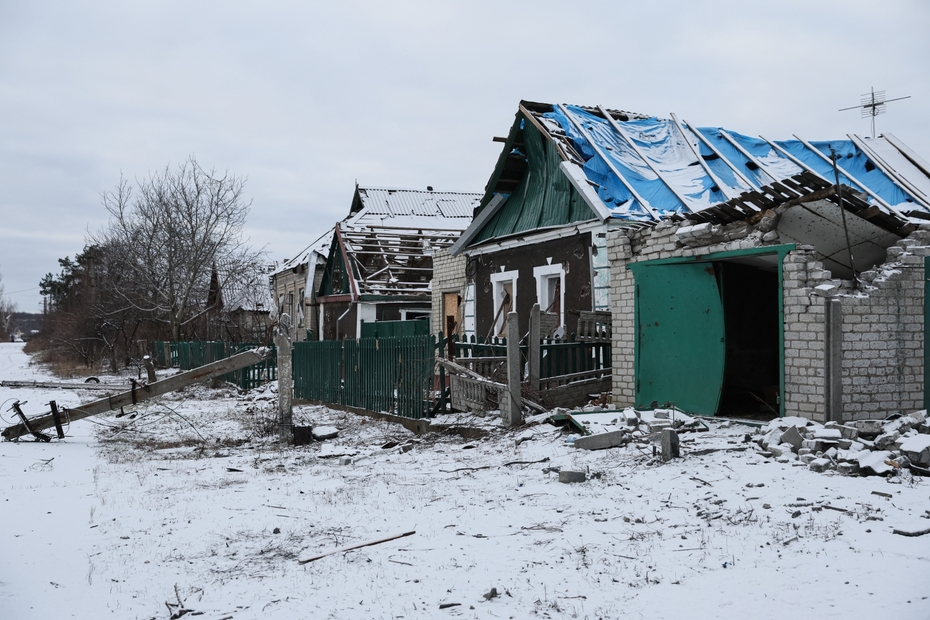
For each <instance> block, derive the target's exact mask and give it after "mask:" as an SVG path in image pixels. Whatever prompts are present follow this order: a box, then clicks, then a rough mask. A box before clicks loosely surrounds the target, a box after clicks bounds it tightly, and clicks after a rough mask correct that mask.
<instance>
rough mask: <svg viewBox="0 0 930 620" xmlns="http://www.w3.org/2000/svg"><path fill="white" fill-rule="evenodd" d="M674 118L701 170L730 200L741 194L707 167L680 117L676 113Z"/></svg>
mask: <svg viewBox="0 0 930 620" xmlns="http://www.w3.org/2000/svg"><path fill="white" fill-rule="evenodd" d="M670 116H671V117H672V122H674V123H675V127H676V128H678V133H680V134H681V137H682V138H683V139H684V141H685V144H687V145H688V148H689V149H691V152H692V153H693V154H694V157H695V159H697V162H698V164H699V165H700V166H701V168H703V169H704V172H706V173H707V176H709V177H710V178H711V180H712V181H713V182H714V184H715V185H716V186H717V188H718V189H719V190H720V192H721V193H722V194H723V195H724V196H726V197H727V199H728V200H730V199H733V198H736V197H737V196H739V194H734V193H733V188H731V187H730V186H729V185H727V184H726V183H724V182H723V179H721V178H720V177H718V176H717V175H716V174H714V171H713V170H711V167H710V166H708V165H707V162H706V161H704V158H703V157H701V154H700V153H699V152H698V150H697V148H696V147H695V146H694V145H693V144H691V140H689V139H688V135H687V134H686V133H685V130H684V127H682V126H681V122H680V121H679V120H678V117H677V116H675V113H674V112H672V113H671V114H670Z"/></svg>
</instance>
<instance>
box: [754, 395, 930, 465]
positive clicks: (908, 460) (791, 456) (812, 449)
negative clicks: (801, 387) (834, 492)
mask: <svg viewBox="0 0 930 620" xmlns="http://www.w3.org/2000/svg"><path fill="white" fill-rule="evenodd" d="M755 442H756V444H757V445H758V446H759V447H760V448H761V450H762V452H760V454H762V455H764V456H769V457H772V458H775V459H776V460H778V461H779V462H781V463H796V464H797V465H799V466H803V465H806V466H807V467H808V468H809V469H810V470H811V471H815V472H818V473H825V472H831V471H835V472H837V473H839V474H843V475H847V476H848V475H877V476H885V475H890V474H894V473H896V472H898V471H900V470H901V469H905V468H909V469H910V470H911V472H912V473H915V474H919V475H923V474H924V472H925V471H926V469H925V468H926V467H928V466H930V426H928V424H927V412H926V411H916V412H914V413H910V414H908V415H903V416H893V417H891V418H888V419H885V420H856V421H853V422H847V423H845V424H840V423H838V422H827V423H826V424H819V423H817V422H812V421H810V420H807V419H806V418H799V417H786V418H777V419H775V420H772V421H771V422H770V423H769V424H768V426H766V427H763V428H761V429H759V430H758V431H757V436H756V438H755Z"/></svg>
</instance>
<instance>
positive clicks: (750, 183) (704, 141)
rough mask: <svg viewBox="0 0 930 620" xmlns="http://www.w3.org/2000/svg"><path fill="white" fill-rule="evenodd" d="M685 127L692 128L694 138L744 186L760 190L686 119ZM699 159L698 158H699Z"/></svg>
mask: <svg viewBox="0 0 930 620" xmlns="http://www.w3.org/2000/svg"><path fill="white" fill-rule="evenodd" d="M685 125H687V126H688V127H689V128H692V129H691V131H692V132H693V133H694V135H695V136H697V139H698V140H700V141H701V142H703V143H704V146H706V147H707V148H709V149H710V150H711V151H712V152H713V153H714V155H716V156H717V157H718V158H720V159H722V160H723V163H725V164H726V165H727V167H728V168H729V169H730V170H732V171H733V174H735V175H736V176H737V177H739V178H740V179H742V181H743V183H745V184H746V185H748V186H749V187H751V188H753V189H761V187H762V186H761V185H759V184H758V183H753V182H752V181H750V180H749V178H747V177H746V175H745V174H743V173H742V172H740V170H738V169H737V168H736V166H734V165H733V162H731V161H730V160H729V159H727V158H726V157H724V156H723V154H722V153H721V152H720V151H718V150H717V147H715V146H714V145H713V144H711V142H710V140H708V139H707V138H705V137H704V134H702V133H701V132H700V131H698V130H697V129H696V128H693V127H694V126H693V125H692V124H691V123H689V122H688V119H685ZM699 157H700V156H699Z"/></svg>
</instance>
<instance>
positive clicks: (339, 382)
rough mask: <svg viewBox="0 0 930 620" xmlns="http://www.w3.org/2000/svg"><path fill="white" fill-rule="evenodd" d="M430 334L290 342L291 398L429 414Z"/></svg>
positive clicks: (433, 343) (412, 414)
mask: <svg viewBox="0 0 930 620" xmlns="http://www.w3.org/2000/svg"><path fill="white" fill-rule="evenodd" d="M435 356H436V337H435V336H432V335H422V336H401V337H395V338H360V339H358V340H329V341H322V342H297V343H294V352H293V360H294V397H295V398H300V399H305V400H313V401H321V402H326V403H332V404H337V405H346V406H350V407H358V408H360V409H367V410H369V411H375V412H382V413H390V414H394V415H398V416H402V417H405V418H425V417H428V416H429V414H430V398H429V397H430V392H431V389H432V387H433V370H434V365H435Z"/></svg>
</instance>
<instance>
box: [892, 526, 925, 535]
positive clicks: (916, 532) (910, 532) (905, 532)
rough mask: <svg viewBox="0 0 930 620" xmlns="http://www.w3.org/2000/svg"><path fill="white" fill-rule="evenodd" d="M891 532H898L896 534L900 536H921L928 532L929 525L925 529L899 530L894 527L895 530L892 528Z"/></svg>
mask: <svg viewBox="0 0 930 620" xmlns="http://www.w3.org/2000/svg"><path fill="white" fill-rule="evenodd" d="M892 533H894V534H898V535H900V536H923V535H924V534H930V527H928V528H927V529H925V530H899V529H895V530H893V532H892Z"/></svg>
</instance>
